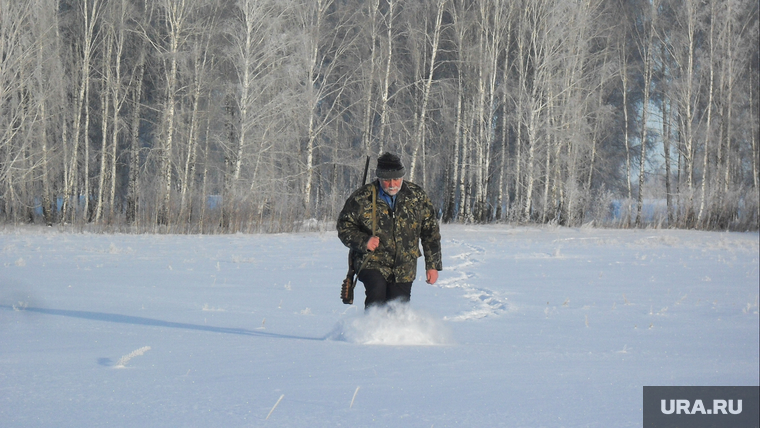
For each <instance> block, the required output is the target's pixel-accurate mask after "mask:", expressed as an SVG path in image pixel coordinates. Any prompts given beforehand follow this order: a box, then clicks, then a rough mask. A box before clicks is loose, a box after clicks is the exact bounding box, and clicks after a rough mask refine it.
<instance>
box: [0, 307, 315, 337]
mask: <svg viewBox="0 0 760 428" xmlns="http://www.w3.org/2000/svg"><path fill="white" fill-rule="evenodd" d="M0 308H2V309H5V310H13V311H16V310H18V309H16V308H13V307H11V306H7V305H0ZM20 311H26V312H36V313H40V314H45V315H58V316H63V317H69V318H80V319H86V320H92V321H103V322H112V323H119V324H132V325H145V326H151V327H167V328H179V329H183V330H195V331H205V332H209V333H225V334H238V335H242V336H254V337H269V338H274V339H300V340H327V339H328V338H329V335H327V336H324V337H304V336H293V335H288V334H278V333H269V332H266V331H258V330H248V329H244V328H229V327H213V326H207V325H197V324H187V323H179V322H171V321H163V320H157V319H152V318H144V317H135V316H129V315H119V314H107V313H102V312H90V311H70V310H63V309H48V308H32V307H24V308H21V309H20Z"/></svg>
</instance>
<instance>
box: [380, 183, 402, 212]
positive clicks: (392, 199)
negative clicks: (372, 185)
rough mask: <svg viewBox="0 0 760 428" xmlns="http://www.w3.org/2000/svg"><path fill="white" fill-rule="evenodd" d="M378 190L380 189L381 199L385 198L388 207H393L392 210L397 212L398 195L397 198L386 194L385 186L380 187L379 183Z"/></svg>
mask: <svg viewBox="0 0 760 428" xmlns="http://www.w3.org/2000/svg"><path fill="white" fill-rule="evenodd" d="M377 188H378V196H380V197H381V198H383V200H384V201H385V203H386V204H388V206H389V207H391V209H392V210H395V209H396V196H398V194H396V196H391V195H389V194H387V193H385V191H384V190H383V186H381V185H380V182H379V181H378V182H377Z"/></svg>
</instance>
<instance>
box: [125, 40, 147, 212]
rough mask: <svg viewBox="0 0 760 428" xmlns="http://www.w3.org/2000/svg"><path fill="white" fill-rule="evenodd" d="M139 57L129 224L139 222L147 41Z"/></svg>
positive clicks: (132, 136) (129, 195)
mask: <svg viewBox="0 0 760 428" xmlns="http://www.w3.org/2000/svg"><path fill="white" fill-rule="evenodd" d="M139 55H140V56H139V59H138V60H137V65H136V66H135V69H134V72H133V74H134V76H135V79H136V80H135V83H134V87H133V89H132V93H133V101H132V120H131V126H130V129H131V132H130V138H131V139H130V145H129V183H128V185H127V224H135V223H137V220H138V217H137V214H138V211H139V203H140V186H139V178H140V174H139V167H140V105H141V104H140V100H141V98H142V86H143V76H144V74H145V43H144V42H143V43H141V46H140V54H139Z"/></svg>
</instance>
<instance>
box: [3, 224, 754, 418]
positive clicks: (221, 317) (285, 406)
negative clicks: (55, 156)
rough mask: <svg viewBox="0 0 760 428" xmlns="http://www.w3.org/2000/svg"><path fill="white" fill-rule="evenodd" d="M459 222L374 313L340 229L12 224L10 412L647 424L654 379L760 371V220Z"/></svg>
mask: <svg viewBox="0 0 760 428" xmlns="http://www.w3.org/2000/svg"><path fill="white" fill-rule="evenodd" d="M442 234H443V250H444V267H445V269H444V271H443V272H442V273H441V277H440V280H439V282H438V284H436V285H435V286H431V285H428V284H425V282H424V280H422V279H421V277H422V269H419V270H418V280H417V281H416V282H415V285H414V287H413V289H412V302H411V304H410V305H409V306H408V307H396V308H393V309H392V310H391V311H379V312H371V313H368V314H365V313H364V310H363V306H362V305H361V303H359V304H358V305H353V306H347V305H343V304H342V303H341V301H340V298H339V290H340V283H341V281H342V279H343V277H344V275H345V270H346V251H347V250H346V249H345V248H344V247H343V246H342V245H341V244H340V242H339V241H338V239H337V237H336V234H335V232H332V231H330V232H324V233H303V234H283V235H233V236H167V235H99V234H68V233H60V232H57V231H56V230H54V229H47V230H42V229H21V230H5V231H2V232H0V426H2V427H98V426H116V427H140V428H144V427H169V426H171V427H263V426H273V427H340V426H344V427H349V426H351V427H354V426H363V427H364V426H366V427H374V426H388V427H431V426H432V427H447V426H448V427H454V426H463V427H502V426H503V427H543V426H545V427H605V428H607V427H639V426H641V423H642V411H641V407H642V387H643V386H644V385H726V386H729V385H730V386H739V385H758V382H759V369H758V366H759V364H760V363H758V361H759V360H760V355H759V352H758V340H759V339H758V337H760V332H759V331H758V330H759V327H758V325H759V322H758V294H759V291H758V288H759V287H760V286H759V285H758V284H760V278H759V273H758V268H759V267H760V262H759V261H758V247H759V241H758V233H756V232H753V233H715V232H696V231H682V230H606V229H585V228H584V229H566V228H549V227H547V228H531V227H511V226H478V227H470V226H444V227H443V228H442ZM362 300H363V288H362V287H361V285H359V286H358V287H357V302H361V301H362Z"/></svg>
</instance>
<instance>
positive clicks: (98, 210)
mask: <svg viewBox="0 0 760 428" xmlns="http://www.w3.org/2000/svg"><path fill="white" fill-rule="evenodd" d="M104 43H105V44H106V46H105V48H106V52H105V54H104V55H103V68H104V69H105V73H106V75H105V78H104V80H103V83H102V84H101V94H100V100H101V108H102V110H103V111H102V112H101V114H100V118H101V129H100V134H101V144H100V169H99V173H98V190H97V191H98V197H97V202H96V205H95V219H94V221H95V223H100V218H101V216H102V215H103V190H104V187H105V179H106V168H107V164H108V150H107V149H108V106H109V104H110V100H111V97H109V90H110V88H111V85H112V82H111V79H112V77H111V64H110V62H111V56H112V55H113V34H112V33H111V32H109V34H108V36H107V37H106V39H105V42H104Z"/></svg>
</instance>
